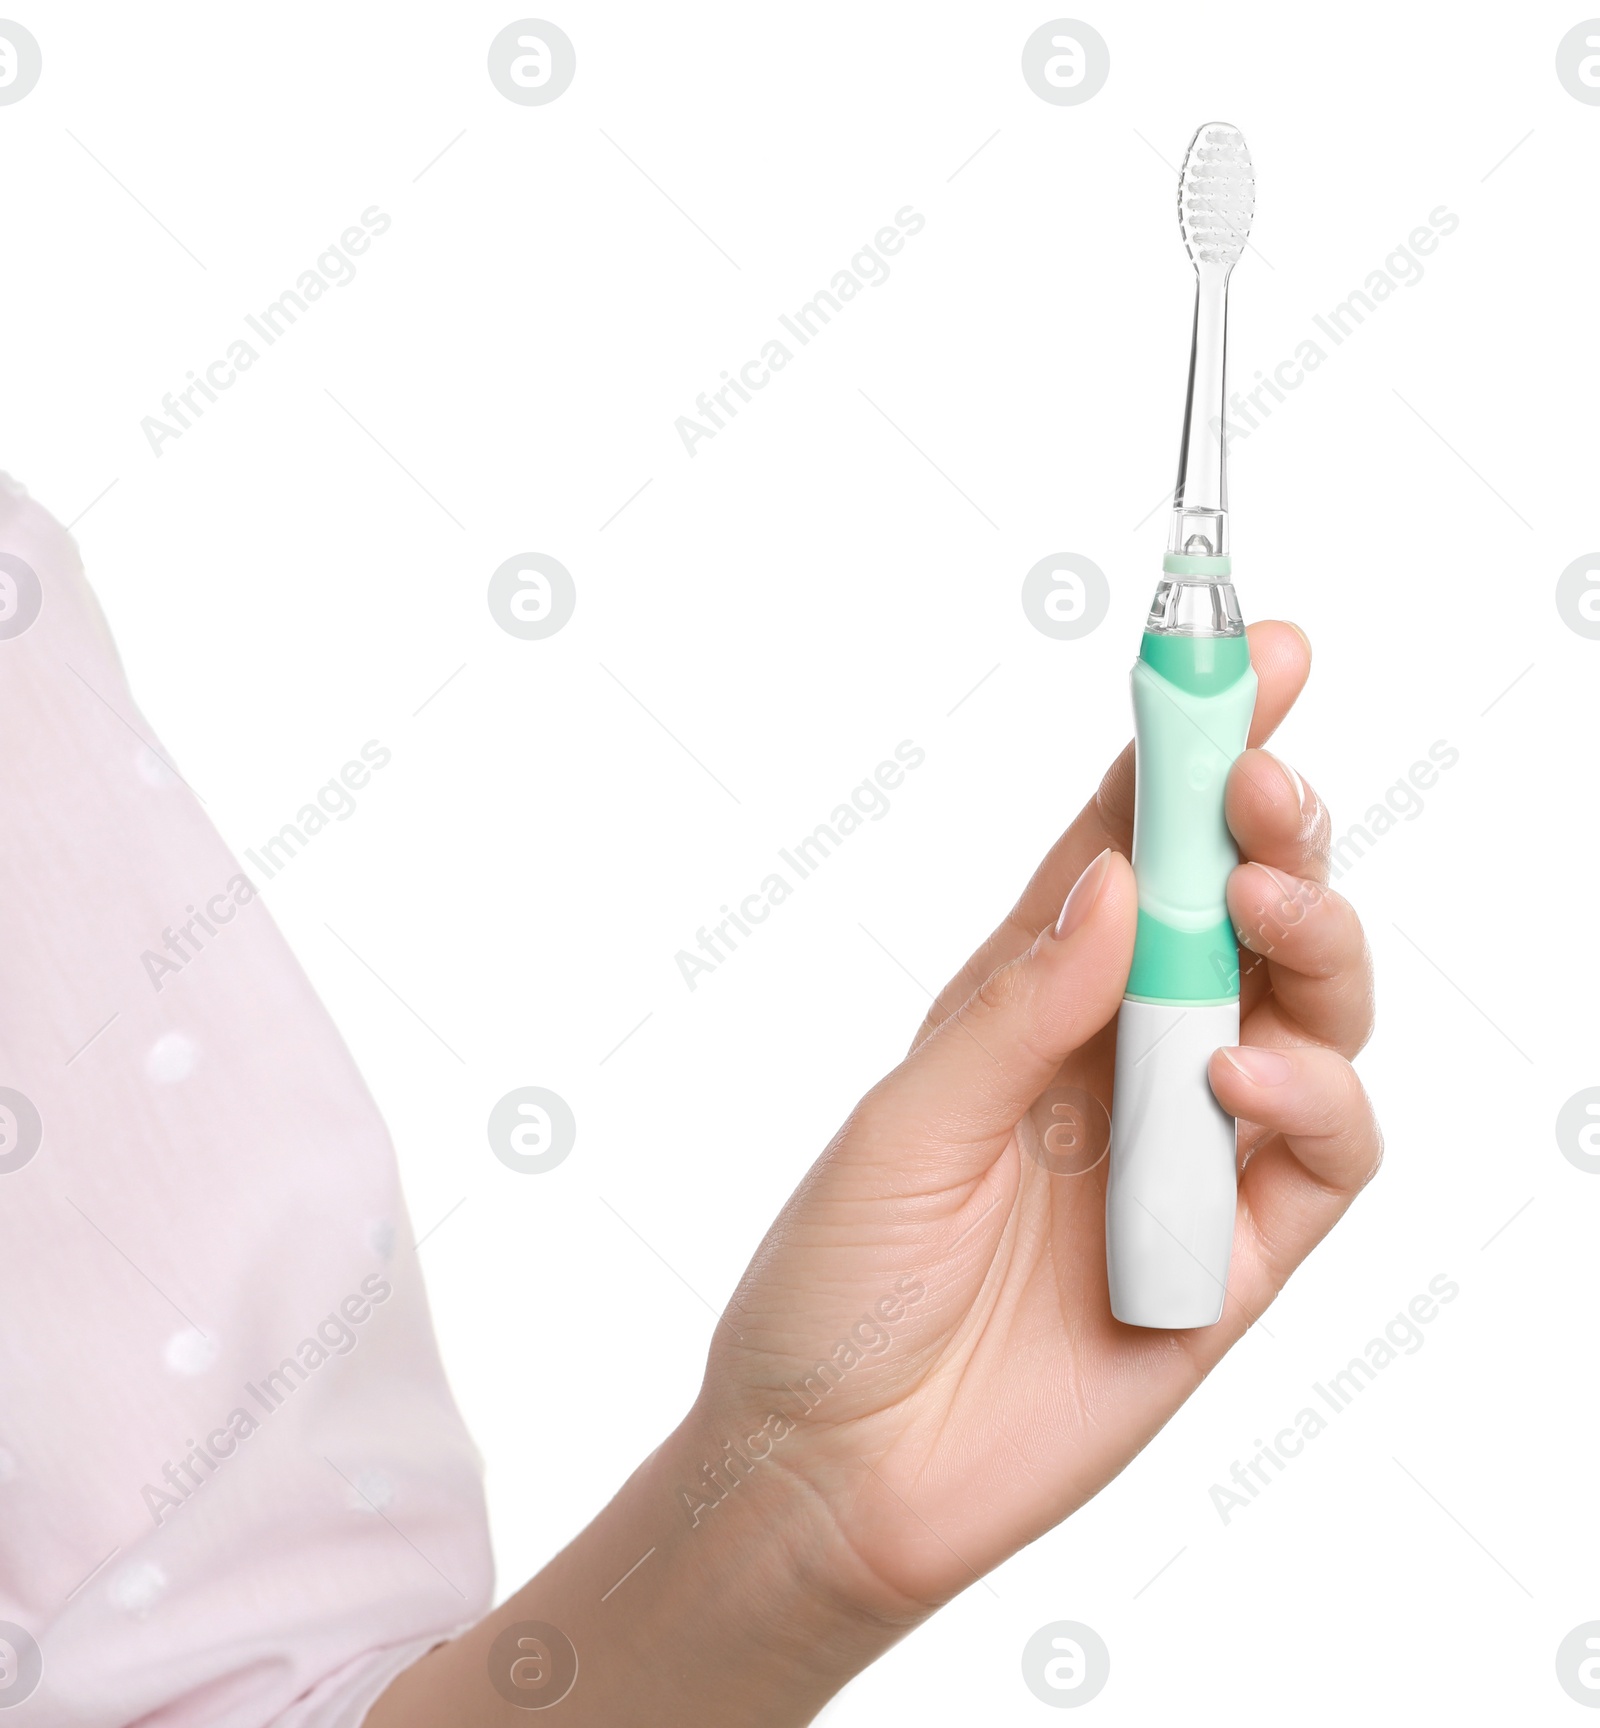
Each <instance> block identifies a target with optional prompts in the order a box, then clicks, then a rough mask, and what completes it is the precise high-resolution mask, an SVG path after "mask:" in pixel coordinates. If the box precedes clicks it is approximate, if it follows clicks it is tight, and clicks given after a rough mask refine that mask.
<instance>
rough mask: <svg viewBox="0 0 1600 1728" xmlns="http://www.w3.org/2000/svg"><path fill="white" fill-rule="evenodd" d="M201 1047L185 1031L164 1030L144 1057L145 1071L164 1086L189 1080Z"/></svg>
mask: <svg viewBox="0 0 1600 1728" xmlns="http://www.w3.org/2000/svg"><path fill="white" fill-rule="evenodd" d="M199 1054H200V1048H199V1046H198V1045H197V1044H196V1043H195V1041H194V1039H192V1038H190V1037H189V1036H188V1035H187V1034H186V1033H183V1032H163V1033H162V1034H161V1036H160V1037H159V1038H158V1039H156V1041H155V1043H154V1044H152V1045H151V1046H150V1053H149V1055H147V1056H146V1057H145V1059H144V1071H145V1073H146V1074H148V1075H149V1076H150V1078H151V1079H152V1080H155V1081H157V1082H158V1083H159V1084H161V1085H163V1086H171V1085H173V1084H174V1083H175V1082H176V1081H179V1080H187V1079H188V1078H189V1076H190V1075H191V1074H192V1073H193V1072H194V1064H195V1058H196V1057H197V1056H198V1055H199Z"/></svg>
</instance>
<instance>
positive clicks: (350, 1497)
mask: <svg viewBox="0 0 1600 1728" xmlns="http://www.w3.org/2000/svg"><path fill="white" fill-rule="evenodd" d="M345 1499H346V1500H347V1501H348V1503H349V1504H350V1506H351V1507H352V1508H353V1510H355V1511H357V1512H382V1511H383V1510H385V1508H387V1507H389V1506H391V1505H393V1504H394V1483H393V1482H391V1481H390V1480H389V1478H388V1477H387V1476H385V1475H384V1473H383V1472H382V1471H381V1470H363V1471H362V1472H361V1474H360V1475H359V1476H357V1477H356V1480H355V1487H354V1488H353V1489H352V1490H351V1491H350V1493H348V1494H347V1495H346V1496H345Z"/></svg>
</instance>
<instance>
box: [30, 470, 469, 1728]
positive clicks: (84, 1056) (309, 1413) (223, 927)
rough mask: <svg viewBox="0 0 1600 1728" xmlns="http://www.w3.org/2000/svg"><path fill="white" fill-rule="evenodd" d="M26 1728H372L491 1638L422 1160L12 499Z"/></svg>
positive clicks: (76, 584) (90, 602) (84, 592)
mask: <svg viewBox="0 0 1600 1728" xmlns="http://www.w3.org/2000/svg"><path fill="white" fill-rule="evenodd" d="M0 739H3V740H4V745H3V747H0V813H3V817H4V823H5V833H6V835H7V837H8V838H7V841H6V844H5V846H4V853H3V865H0V870H3V876H0V1280H3V1282H0V1289H3V1291H4V1295H5V1300H4V1302H3V1304H0V1313H3V1315H4V1320H3V1323H0V1707H4V1706H14V1707H15V1708H14V1714H9V1715H6V1716H5V1717H4V1718H3V1719H4V1721H5V1722H6V1723H7V1724H8V1725H9V1724H11V1723H15V1724H17V1728H24V1725H28V1724H46V1723H47V1724H50V1725H51V1728H121V1725H123V1724H132V1723H137V1724H139V1725H140V1728H264V1725H266V1724H274V1725H277V1728H291V1725H292V1728H354V1725H355V1724H358V1723H359V1722H360V1721H361V1720H362V1718H363V1716H364V1715H365V1713H366V1710H367V1708H368V1707H369V1706H370V1705H371V1703H372V1701H373V1700H374V1699H375V1698H376V1697H377V1695H378V1694H379V1693H380V1692H381V1691H382V1690H383V1688H384V1687H385V1685H386V1684H387V1683H388V1681H389V1680H390V1679H391V1678H392V1677H393V1676H394V1675H395V1674H397V1673H398V1672H399V1671H400V1670H401V1669H403V1668H404V1667H406V1666H407V1665H408V1664H410V1663H411V1662H413V1661H415V1660H416V1659H417V1657H418V1656H420V1655H421V1654H423V1652H425V1651H426V1650H428V1649H429V1648H430V1647H431V1646H432V1645H434V1644H436V1643H438V1642H439V1641H440V1640H441V1639H443V1638H445V1637H448V1636H449V1635H451V1634H452V1633H453V1632H455V1631H457V1630H459V1629H460V1628H461V1627H463V1626H464V1625H466V1624H468V1623H469V1622H471V1621H473V1620H475V1619H477V1618H479V1617H480V1616H481V1615H482V1614H483V1613H484V1612H485V1611H486V1610H487V1607H488V1604H489V1599H490V1591H491V1580H492V1573H491V1561H490V1554H489V1543H488V1532H487V1524H486V1519H485V1513H484V1505H483V1492H482V1485H481V1479H480V1474H481V1473H480V1463H479V1459H478V1457H477V1454H476V1452H475V1451H474V1449H473V1446H472V1443H471V1441H470V1440H469V1438H468V1437H467V1434H466V1431H465V1429H464V1428H463V1426H462V1423H461V1419H460V1417H459V1415H458V1414H457V1412H456V1409H455V1405H454V1404H453V1402H452V1400H451V1396H450V1390H449V1387H448V1385H447V1384H446V1381H445V1377H444V1372H443V1370H442V1368H441V1366H440V1362H439V1356H438V1351H437V1348H436V1345H435V1342H434V1338H433V1331H432V1327H431V1324H430V1321H429V1316H428V1307H427V1301H426V1298H425V1296H424V1293H423V1287H422V1281H421V1278H420V1275H419V1272H418V1264H417V1256H416V1253H415V1251H414V1248H413V1239H412V1231H411V1225H410V1223H409V1221H408V1219H407V1217H406V1209H405V1203H404V1201H403V1200H402V1199H401V1196H400V1189H399V1184H398V1180H397V1175H396V1169H395V1160H394V1154H393V1151H392V1149H391V1146H390V1143H389V1139H388V1136H387V1134H386V1132H385V1130H384V1126H383V1123H382V1122H381V1121H380V1120H379V1117H378V1112H377V1109H376V1108H375V1106H374V1104H373V1101H372V1099H371V1097H370V1096H369V1095H368V1093H367V1090H366V1087H365V1086H364V1085H363V1084H362V1080H361V1076H360V1075H359V1074H358V1073H357V1072H356V1069H355V1065H354V1064H353V1062H352V1061H351V1059H350V1054H349V1052H348V1051H347V1050H346V1049H345V1047H344V1045H343V1043H342V1042H341V1041H340V1038H339V1035H338V1033H337V1032H336V1031H335V1030H334V1027H333V1025H332V1024H331V1022H330V1021H329V1019H328V1016H327V1014H326V1013H325V1012H324V1010H323V1008H322V1006H321V1004H320V1003H319V1002H318V1001H317V998H316V996H315V995H314V994H313V993H312V990H311V987H310V985H309V983H308V982H307V980H306V978H305V975H304V974H303V973H302V972H301V970H300V968H299V967H298V966H297V965H296V964H295V961H294V957H293V956H292V955H291V954H290V952H289V950H288V948H287V947H286V946H285V945H284V941H283V938H282V937H281V936H280V935H279V934H278V931H277V928H276V927H275V926H274V924H273V922H272V918H271V916H270V915H269V913H268V912H267V909H266V906H265V905H264V904H263V902H262V900H261V899H260V897H259V895H258V894H257V892H256V884H255V883H253V882H252V881H251V879H250V877H249V875H248V874H247V873H246V872H245V871H243V870H242V869H241V867H240V865H239V864H238V862H237V861H236V860H235V859H233V858H232V857H231V856H230V855H229V853H228V850H227V848H226V847H225V846H224V845H223V843H222V841H221V839H220V838H219V837H218V835H217V833H216V831H215V830H214V829H213V828H212V826H211V823H210V822H209V821H208V820H207V818H206V814H205V810H204V807H203V805H202V804H201V802H200V800H199V798H198V797H197V796H196V795H195V793H194V792H193V791H192V790H191V789H190V788H189V786H188V785H186V784H185V782H184V780H183V779H182V777H181V774H180V772H179V767H178V765H175V764H174V763H173V762H172V760H171V758H170V757H169V756H168V755H167V753H166V752H165V751H164V750H163V749H162V747H161V745H160V743H159V742H158V741H157V740H156V739H155V738H154V737H153V736H152V734H151V732H150V729H149V727H148V726H147V725H146V724H145V722H144V720H143V718H142V717H141V716H140V714H139V712H138V710H137V709H136V708H135V707H134V705H133V701H132V698H131V697H130V696H129V693H128V688H127V684H126V682H125V680H124V678H123V674H122V670H121V667H120V666H119V664H118V662H117V657H116V651H115V649H114V647H113V646H112V642H111V639H110V636H109V634H108V632H107V630H106V627H105V623H104V621H103V619H102V617H101V615H100V612H99V609H98V607H97V606H96V604H95V601H94V598H93V596H92V594H91V593H90V591H89V588H88V586H87V584H86V582H85V580H84V577H83V571H82V566H81V564H80V562H79V559H78V556H77V551H76V548H75V546H74V545H73V542H72V541H71V540H70V539H69V538H68V536H67V535H66V533H65V532H64V531H63V530H62V529H61V528H60V527H58V526H57V524H56V523H55V522H53V521H52V520H51V519H50V517H49V516H48V515H46V513H45V512H44V511H43V510H42V509H40V508H39V506H38V505H36V504H34V503H33V502H32V501H31V500H30V499H29V498H28V497H27V496H26V494H25V493H24V492H23V491H22V490H21V488H20V487H17V486H16V485H15V484H14V483H13V482H11V481H9V480H5V479H4V478H3V477H0Z"/></svg>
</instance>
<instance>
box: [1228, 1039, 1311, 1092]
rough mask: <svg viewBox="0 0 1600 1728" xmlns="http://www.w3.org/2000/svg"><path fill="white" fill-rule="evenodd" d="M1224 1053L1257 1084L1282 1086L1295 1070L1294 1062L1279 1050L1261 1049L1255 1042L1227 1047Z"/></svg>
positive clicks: (1247, 1077) (1246, 1077)
mask: <svg viewBox="0 0 1600 1728" xmlns="http://www.w3.org/2000/svg"><path fill="white" fill-rule="evenodd" d="M1222 1054H1223V1055H1224V1056H1226V1057H1227V1059H1228V1060H1229V1061H1230V1062H1231V1063H1232V1064H1233V1065H1234V1067H1235V1068H1237V1069H1238V1070H1239V1072H1240V1073H1241V1074H1242V1075H1244V1077H1245V1079H1246V1080H1250V1081H1253V1082H1254V1083H1255V1084H1256V1085H1257V1086H1281V1085H1282V1084H1283V1083H1284V1081H1285V1080H1287V1079H1288V1078H1289V1076H1290V1075H1291V1074H1292V1073H1293V1072H1294V1064H1293V1063H1291V1062H1290V1060H1289V1058H1288V1057H1287V1056H1285V1055H1283V1054H1282V1053H1281V1052H1279V1051H1277V1050H1261V1049H1258V1048H1257V1047H1256V1046H1255V1045H1253V1044H1240V1045H1235V1046H1232V1047H1225V1048H1224V1049H1223V1052H1222Z"/></svg>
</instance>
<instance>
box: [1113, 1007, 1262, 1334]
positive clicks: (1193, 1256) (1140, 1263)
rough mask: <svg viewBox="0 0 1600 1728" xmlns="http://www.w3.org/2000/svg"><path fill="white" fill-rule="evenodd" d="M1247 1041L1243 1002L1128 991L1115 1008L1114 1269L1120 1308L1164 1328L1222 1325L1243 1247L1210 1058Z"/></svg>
mask: <svg viewBox="0 0 1600 1728" xmlns="http://www.w3.org/2000/svg"><path fill="white" fill-rule="evenodd" d="M1238 1042H1239V1004H1238V1003H1237V1002H1223V1003H1213V1004H1205V1003H1192V1004H1172V1003H1164V1002H1136V1001H1133V1000H1131V999H1126V1000H1124V1002H1123V1004H1122V1008H1121V1011H1120V1013H1119V1014H1118V1016H1117V1075H1116V1093H1115V1096H1114V1098H1113V1100H1112V1113H1111V1173H1110V1178H1109V1182H1108V1185H1107V1189H1106V1271H1107V1274H1108V1276H1109V1278H1110V1281H1111V1312H1112V1313H1113V1314H1114V1315H1115V1316H1116V1318H1117V1319H1118V1320H1121V1321H1124V1322H1125V1323H1126V1324H1128V1325H1130V1326H1149V1327H1156V1328H1159V1329H1161V1330H1162V1331H1173V1330H1180V1329H1187V1328H1189V1327H1196V1326H1214V1325H1215V1324H1216V1323H1217V1321H1218V1320H1219V1319H1221V1317H1222V1305H1223V1300H1224V1298H1225V1297H1226V1295H1227V1289H1228V1262H1229V1259H1230V1258H1231V1256H1232V1252H1233V1224H1234V1212H1235V1209H1236V1207H1237V1204H1238V1175H1237V1161H1236V1157H1235V1151H1234V1144H1235V1136H1234V1121H1233V1118H1232V1117H1231V1116H1230V1115H1228V1114H1227V1112H1226V1111H1225V1110H1224V1109H1223V1108H1222V1106H1221V1105H1220V1104H1218V1103H1217V1101H1216V1098H1215V1096H1214V1095H1213V1093H1212V1091H1211V1084H1210V1082H1209V1081H1208V1080H1207V1078H1206V1067H1207V1064H1208V1063H1209V1062H1210V1060H1211V1056H1212V1053H1213V1052H1214V1051H1215V1050H1216V1049H1217V1047H1218V1046H1219V1045H1222V1044H1237V1043H1238Z"/></svg>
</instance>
